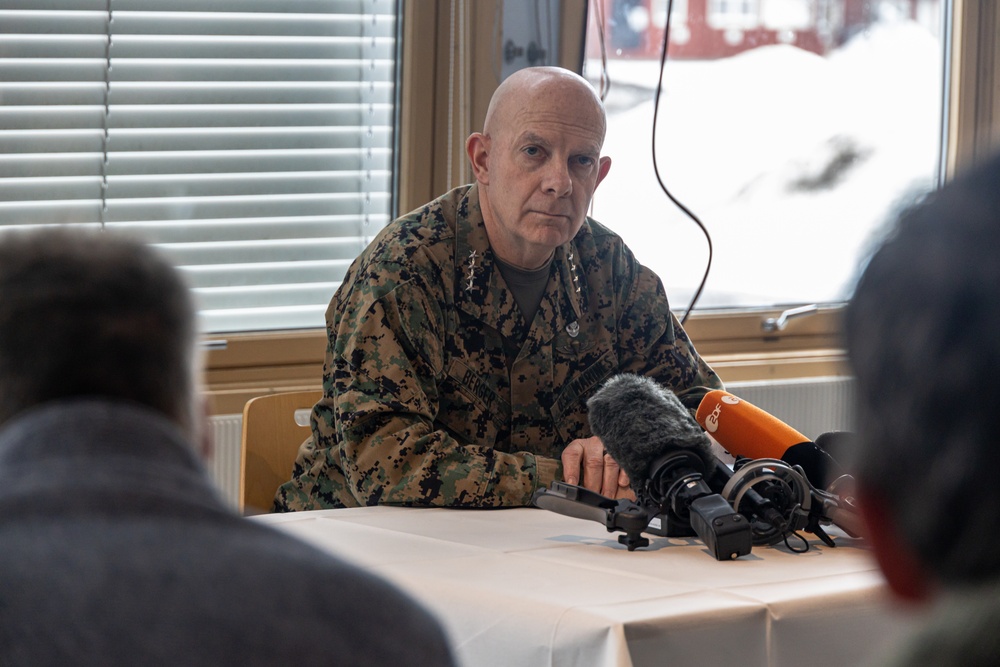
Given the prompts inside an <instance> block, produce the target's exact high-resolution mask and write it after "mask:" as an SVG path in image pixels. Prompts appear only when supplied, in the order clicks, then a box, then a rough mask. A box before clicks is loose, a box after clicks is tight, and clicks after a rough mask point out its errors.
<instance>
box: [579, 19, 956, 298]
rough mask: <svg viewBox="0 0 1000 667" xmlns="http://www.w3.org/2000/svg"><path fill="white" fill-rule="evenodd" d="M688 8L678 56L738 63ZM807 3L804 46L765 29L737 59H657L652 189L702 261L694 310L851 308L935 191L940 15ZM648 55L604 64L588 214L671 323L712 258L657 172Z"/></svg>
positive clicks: (593, 61) (591, 39)
mask: <svg viewBox="0 0 1000 667" xmlns="http://www.w3.org/2000/svg"><path fill="white" fill-rule="evenodd" d="M609 1H610V2H616V1H620V0H609ZM699 4H700V3H696V2H694V0H691V1H690V2H689V3H688V6H689V15H688V16H687V20H686V22H685V24H686V26H687V28H688V29H689V30H690V35H686V37H687V38H688V39H687V41H686V43H684V44H679V43H678V44H676V46H678V47H681V46H683V47H685V48H687V49H688V53H690V52H692V49H702V50H704V49H705V48H708V47H710V46H711V47H712V48H714V46H712V45H718V46H719V48H720V49H723V48H724V49H733V48H737V47H733V46H732V45H731V44H729V43H727V42H726V41H725V40H724V39H723V36H720V35H719V34H718V33H716V32H715V31H714V30H713V29H712V28H711V26H710V25H708V24H707V23H706V21H705V17H704V14H703V13H701V14H700V15H699V13H700V12H698V11H696V10H697V7H698V5H699ZM710 4H711V3H710ZM715 4H716V5H720V6H721V4H720V3H715ZM729 4H733V3H729ZM811 4H814V5H816V7H818V8H819V9H822V11H817V12H814V14H813V16H815V17H816V22H817V25H816V26H815V30H812V29H808V30H806V29H801V27H800V29H798V30H796V31H777V32H771V31H768V30H766V29H764V28H760V29H758V30H756V31H748V32H746V33H745V34H744V35H743V43H742V45H741V46H739V47H738V48H740V49H741V50H739V51H738V52H736V53H735V54H733V55H725V56H712V55H706V56H700V57H688V58H683V59H680V58H668V60H667V64H666V69H665V72H664V75H663V86H664V91H663V95H662V98H661V107H660V113H659V122H658V129H657V146H656V154H657V160H658V165H659V169H660V174H661V176H662V177H663V180H664V182H665V183H666V184H667V187H668V188H669V189H670V190H671V192H672V193H673V194H674V196H676V197H677V198H678V199H679V200H680V201H681V202H682V203H683V204H684V205H685V206H687V207H688V208H689V209H691V210H692V211H694V212H695V213H696V214H697V215H698V217H699V218H700V219H701V220H702V222H703V223H704V224H705V225H706V227H707V228H708V230H709V232H710V233H711V235H712V239H713V242H714V249H715V257H714V260H713V265H712V270H711V274H710V275H709V277H708V281H707V285H706V287H705V291H704V293H703V294H702V296H701V298H700V300H699V302H698V307H699V308H703V309H708V308H713V309H714V308H753V307H774V306H785V305H791V304H813V303H819V304H822V303H838V302H842V301H844V300H846V299H847V298H848V297H849V296H850V293H851V291H852V289H853V284H854V280H855V278H856V276H857V275H858V274H859V272H860V270H861V268H862V265H863V262H864V261H865V258H866V256H867V255H868V253H869V252H870V250H871V249H872V248H873V246H874V244H876V243H877V242H878V241H879V239H880V238H881V236H882V234H883V233H884V231H885V229H886V226H887V225H888V224H889V223H891V222H892V221H893V219H894V217H895V216H896V215H897V213H898V212H899V211H900V209H901V208H903V207H905V206H907V205H909V204H911V203H913V202H914V201H915V200H917V199H918V198H919V197H921V196H922V195H923V194H925V193H926V192H928V191H929V190H931V189H933V188H934V187H936V185H937V183H938V174H939V158H940V155H941V149H942V146H941V136H942V131H941V124H942V123H941V115H942V107H943V103H944V95H943V84H942V72H943V70H944V62H943V52H944V47H943V37H942V33H941V30H942V21H941V11H942V8H941V2H940V0H905V1H904V2H899V1H893V2H877V1H873V2H864V3H859V2H851V1H850V0H823V2H813V3H811ZM838 5H839V6H838ZM701 7H702V10H701V12H703V11H704V7H705V5H703V4H702V5H701ZM859 7H861V8H864V9H865V12H859V11H858V8H859ZM606 15H607V16H612V15H613V13H612V12H607V14H606ZM593 16H594V13H593V12H592V13H591V21H593V20H594V18H593ZM796 16H797V17H800V15H799V14H797V15H796ZM833 20H835V21H836V22H837V24H836V25H831V21H833ZM652 24H653V25H654V26H655V21H654V22H652ZM588 35H589V36H588V46H587V61H586V67H585V74H586V75H587V77H588V78H589V79H591V80H592V81H595V82H596V81H598V80H599V78H600V66H601V63H600V57H599V49H598V48H597V45H596V30H595V29H594V27H593V26H592V27H591V30H590V31H589V32H588ZM789 40H790V41H789ZM650 41H651V42H652V41H654V40H650ZM656 43H657V44H658V40H656ZM671 44H672V48H673V46H674V44H675V43H674V42H672V43H671ZM706 45H708V46H706ZM658 48H659V47H658V46H657V47H656V48H655V49H647V51H646V52H639V51H637V50H636V51H632V52H625V51H622V52H618V53H616V52H615V51H610V52H609V53H608V58H609V64H608V74H609V77H610V81H611V88H610V93H609V94H608V96H607V99H606V106H607V109H608V132H607V139H606V141H605V145H604V154H605V155H608V156H610V157H611V158H612V167H611V171H610V173H609V174H608V177H607V179H606V180H605V181H604V182H603V183H602V184H601V186H600V187H599V188H598V189H597V192H596V195H595V200H594V205H593V211H592V214H593V216H594V217H595V218H596V219H597V220H599V221H601V222H603V223H605V224H607V225H608V226H610V227H611V228H612V229H614V230H615V231H617V232H618V233H620V234H621V235H622V236H623V237H624V238H625V240H626V242H627V243H628V244H629V246H630V247H631V248H632V250H633V251H634V252H635V253H636V255H637V257H638V259H639V260H640V261H641V262H643V263H644V264H646V265H647V266H650V267H651V268H653V269H654V270H655V271H656V272H657V274H658V275H659V276H660V277H661V278H662V280H663V282H664V284H665V286H666V288H667V293H668V294H669V295H670V297H671V303H672V306H673V307H674V309H675V310H677V311H682V310H684V309H685V308H687V305H688V303H689V302H690V299H691V298H692V295H693V293H694V290H695V289H696V288H697V285H698V283H699V281H700V280H701V278H702V274H703V272H704V269H705V263H706V260H707V252H708V249H707V244H706V242H705V240H704V237H703V235H702V233H701V232H700V231H699V230H698V229H697V227H696V226H695V225H694V224H693V223H692V222H690V221H689V220H688V219H687V218H686V217H685V216H684V215H683V214H682V213H681V212H680V211H679V210H678V209H677V208H676V207H675V206H674V205H673V204H671V203H670V201H669V200H668V199H667V197H666V196H665V195H664V194H663V193H662V191H661V190H660V187H659V186H658V184H657V182H656V177H655V174H654V171H653V163H652V150H651V133H652V117H653V94H654V91H655V88H656V82H657V77H658V75H659V52H658ZM727 53H728V52H727ZM595 87H596V86H595Z"/></svg>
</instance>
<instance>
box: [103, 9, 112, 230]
mask: <svg viewBox="0 0 1000 667" xmlns="http://www.w3.org/2000/svg"><path fill="white" fill-rule="evenodd" d="M106 11H107V15H108V19H107V30H105V33H106V35H105V36H106V39H105V41H104V118H103V122H104V132H103V133H102V134H101V230H104V228H105V225H106V223H107V217H108V142H109V139H110V135H109V131H108V126H109V124H110V123H109V118H108V117H109V116H110V115H111V106H110V105H111V30H112V23H114V15H113V14H112V13H111V11H112V10H111V0H107V4H106Z"/></svg>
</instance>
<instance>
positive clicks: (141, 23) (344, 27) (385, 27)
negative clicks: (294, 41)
mask: <svg viewBox="0 0 1000 667" xmlns="http://www.w3.org/2000/svg"><path fill="white" fill-rule="evenodd" d="M359 19H360V16H359V15H358V14H353V13H347V14H339V13H328V14H323V13H316V14H306V13H297V14H293V13H288V12H286V13H274V12H272V13H265V12H243V13H230V14H223V13H217V12H209V11H197V12H180V11H164V12H145V11H122V10H118V11H115V12H114V26H113V30H114V33H115V34H117V35H130V34H143V35H220V36H229V35H290V36H314V37H318V36H325V37H337V36H352V35H366V36H368V37H390V38H391V37H394V36H395V32H396V23H395V20H393V18H392V16H391V15H389V14H382V15H376V17H375V20H374V21H373V20H372V17H371V16H368V17H366V19H364V20H359Z"/></svg>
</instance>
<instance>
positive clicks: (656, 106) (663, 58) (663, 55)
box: [652, 0, 712, 325]
mask: <svg viewBox="0 0 1000 667" xmlns="http://www.w3.org/2000/svg"><path fill="white" fill-rule="evenodd" d="M673 9H674V0H668V1H667V20H666V23H665V24H664V26H663V46H662V47H661V50H660V74H659V77H658V78H657V80H656V96H655V97H654V98H653V139H652V149H653V172H654V173H655V174H656V181H657V183H659V184H660V189H662V190H663V192H664V194H666V195H667V197H668V198H669V199H670V201H672V202H673V203H674V205H675V206H676V207H677V208H679V209H680V210H681V211H682V212H683V213H684V214H685V215H687V216H688V217H689V218H690V219H691V220H692V221H693V222H694V223H695V224H696V225H698V228H699V229H701V231H702V233H703V234H704V235H705V241H706V242H707V243H708V261H707V262H706V263H705V273H704V275H702V277H701V282H700V283H699V284H698V289H697V290H695V293H694V296H692V297H691V303H690V304H688V307H687V310H686V311H684V316H683V317H681V324H682V325H683V324H684V323H685V322H687V319H688V316H689V315H691V311H692V310H694V305H695V303H697V302H698V299H699V297H701V293H702V291H703V290H704V289H705V283H706V282H707V281H708V274H709V272H710V271H711V269H712V235H711V234H709V233H708V229H706V227H705V225H704V224H703V223H702V222H701V220H699V219H698V216H696V215H695V214H694V213H692V212H691V211H690V210H689V209H688V208H687V207H686V206H684V204H682V203H681V202H680V201H679V200H678V199H677V198H676V197H674V195H673V194H672V193H671V192H670V190H669V189H668V188H667V186H666V185H665V184H664V182H663V178H662V177H661V176H660V168H659V165H658V163H657V160H656V120H657V117H658V116H659V113H660V96H661V93H662V91H663V70H664V69H665V67H666V64H667V45H668V44H669V43H670V18H671V14H673Z"/></svg>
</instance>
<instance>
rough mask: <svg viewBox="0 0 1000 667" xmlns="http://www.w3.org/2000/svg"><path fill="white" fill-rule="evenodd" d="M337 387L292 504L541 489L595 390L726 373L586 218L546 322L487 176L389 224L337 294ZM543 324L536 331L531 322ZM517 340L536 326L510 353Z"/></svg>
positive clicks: (493, 499) (557, 266)
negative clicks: (505, 234)
mask: <svg viewBox="0 0 1000 667" xmlns="http://www.w3.org/2000/svg"><path fill="white" fill-rule="evenodd" d="M326 318H327V331H328V346H327V352H326V362H325V365H324V371H323V390H324V398H323V399H322V400H321V401H320V402H319V403H318V404H317V405H316V407H315V408H314V410H313V414H312V430H313V437H312V438H311V439H310V440H309V441H307V442H306V443H304V445H303V447H302V449H301V451H300V452H299V456H298V459H297V461H296V463H295V467H294V471H293V477H292V480H291V481H290V482H288V483H286V484H285V485H283V486H282V487H281V488H280V489H279V491H278V495H277V498H276V501H275V508H276V509H277V510H280V511H288V510H302V509H319V508H328V507H345V506H347V507H352V506H357V505H375V504H399V505H439V506H451V507H502V506H518V505H527V504H528V503H529V501H530V499H531V495H532V493H533V492H534V491H535V489H537V488H539V487H541V486H547V485H548V484H549V483H550V482H552V481H553V480H554V479H557V478H561V464H560V462H559V457H560V453H561V452H562V450H563V448H564V447H565V446H566V445H567V444H569V442H570V441H572V440H573V439H575V438H584V437H589V436H590V435H591V433H590V428H589V426H588V423H587V408H586V399H587V398H588V397H589V396H590V395H591V394H592V393H593V392H594V391H595V390H596V389H597V388H598V387H599V386H600V385H601V383H602V382H603V381H604V380H606V379H607V378H608V377H610V376H612V375H614V374H617V373H623V372H631V373H637V374H641V375H646V376H649V377H652V378H654V379H656V380H657V381H659V382H661V383H663V384H664V385H666V386H667V387H669V388H671V389H673V390H674V391H675V392H676V393H677V395H678V396H679V397H680V398H681V400H682V401H683V402H684V403H685V405H686V406H687V407H688V408H696V407H697V404H698V402H699V400H700V399H701V397H702V396H703V395H704V394H705V393H707V391H708V390H709V389H712V388H720V387H721V386H722V383H721V382H720V380H719V378H718V376H717V375H716V374H715V373H714V371H712V369H711V368H709V367H708V365H707V364H705V363H704V361H702V359H701V358H700V357H699V356H698V354H697V352H696V351H695V349H694V347H693V346H692V344H691V342H690V340H689V339H688V337H687V334H686V333H685V332H684V330H683V329H682V328H681V326H680V323H679V322H678V321H677V320H676V319H675V318H674V316H673V314H672V313H671V312H670V309H669V306H668V303H667V296H666V293H665V292H664V289H663V284H662V283H661V282H660V279H659V278H658V277H657V276H656V274H655V273H653V272H652V271H650V270H649V269H647V268H645V267H644V266H642V265H641V264H639V263H638V262H637V261H636V260H635V258H634V257H633V255H632V253H631V251H630V250H629V249H628V248H627V247H626V246H625V244H624V242H623V241H622V239H621V238H620V237H619V236H617V235H616V234H614V233H612V232H611V231H609V230H608V229H607V228H605V227H604V226H602V225H600V224H599V223H597V222H595V221H593V220H590V219H589V218H588V220H587V221H586V223H585V224H584V225H583V227H582V228H581V229H580V232H579V233H578V234H577V235H576V237H575V238H574V239H573V240H572V241H571V242H569V243H567V244H566V245H564V246H562V247H560V248H558V249H557V250H556V252H555V257H554V259H553V261H552V264H551V273H550V277H549V283H548V286H547V288H546V291H545V294H544V296H543V297H542V301H541V304H540V306H539V308H538V312H537V313H536V315H535V318H534V321H532V322H524V321H523V319H522V317H521V314H520V311H519V310H518V307H517V305H516V304H515V302H514V298H513V296H512V294H511V293H510V291H509V290H508V288H507V286H506V285H505V283H504V280H503V278H502V276H501V275H500V271H499V270H498V269H497V268H496V265H495V260H494V256H493V253H492V251H491V250H490V245H489V241H488V238H487V235H486V228H485V226H484V224H483V217H482V213H481V211H480V207H479V193H478V188H477V186H475V185H473V186H464V187H460V188H457V189H455V190H453V191H451V192H449V193H447V194H446V195H444V196H442V197H440V198H438V199H437V200H435V201H433V202H431V203H430V204H428V205H426V206H424V207H423V208H420V209H418V210H416V211H414V212H412V213H409V214H407V215H405V216H403V217H401V218H399V219H398V220H396V221H395V222H393V223H392V224H390V225H389V226H388V227H386V228H385V229H384V230H382V232H381V233H380V234H379V235H378V236H377V237H376V238H375V240H374V241H373V242H372V243H371V244H370V245H369V246H368V248H367V249H366V250H365V251H364V252H363V253H362V254H361V255H360V256H359V257H358V258H357V259H356V260H355V261H354V263H353V264H352V265H351V267H350V269H348V271H347V274H346V276H345V277H344V281H343V284H342V285H341V286H340V288H339V289H338V290H337V293H336V294H335V295H334V297H333V300H332V302H331V303H330V307H329V309H328V310H327V315H326ZM525 330H526V331H525ZM504 339H508V340H515V341H516V340H522V339H523V340H524V343H523V345H522V346H521V348H520V352H519V353H518V354H517V357H516V358H515V359H508V358H507V354H506V353H505V351H504V350H505V346H504Z"/></svg>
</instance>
